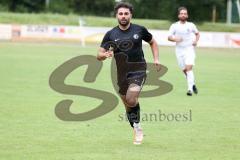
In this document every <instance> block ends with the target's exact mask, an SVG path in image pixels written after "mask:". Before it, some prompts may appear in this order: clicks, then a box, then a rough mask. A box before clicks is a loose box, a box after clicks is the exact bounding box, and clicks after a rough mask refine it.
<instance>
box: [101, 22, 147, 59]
mask: <svg viewBox="0 0 240 160" xmlns="http://www.w3.org/2000/svg"><path fill="white" fill-rule="evenodd" d="M142 40H144V41H146V42H149V41H151V40H152V34H151V33H149V32H148V30H147V29H146V28H145V27H143V26H140V25H136V24H130V27H129V28H128V29H127V30H121V29H120V28H119V27H118V26H116V27H114V28H113V29H112V30H110V31H108V32H107V33H106V34H105V36H104V38H103V40H102V43H101V47H102V48H105V49H106V50H109V47H110V46H111V47H113V49H114V55H115V54H119V53H121V54H125V55H126V56H127V57H128V62H145V59H144V54H143V50H142Z"/></svg>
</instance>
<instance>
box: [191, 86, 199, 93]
mask: <svg viewBox="0 0 240 160" xmlns="http://www.w3.org/2000/svg"><path fill="white" fill-rule="evenodd" d="M192 88H193V93H195V94H198V89H197V87H196V85H193V87H192Z"/></svg>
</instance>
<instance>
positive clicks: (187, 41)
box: [168, 7, 200, 96]
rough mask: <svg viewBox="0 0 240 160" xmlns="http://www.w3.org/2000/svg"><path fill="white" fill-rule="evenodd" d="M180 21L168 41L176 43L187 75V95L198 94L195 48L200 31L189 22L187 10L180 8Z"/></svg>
mask: <svg viewBox="0 0 240 160" xmlns="http://www.w3.org/2000/svg"><path fill="white" fill-rule="evenodd" d="M178 19H179V21H177V22H175V23H173V24H172V25H171V27H170V29H169V36H168V40H169V41H172V42H176V57H177V61H178V64H179V66H180V68H181V69H182V71H183V73H184V74H185V75H186V79H187V84H188V91H187V95H188V96H192V93H193V92H194V93H195V94H197V93H198V90H197V87H196V85H195V80H194V74H193V66H194V65H195V51H194V48H195V46H196V45H197V42H198V40H199V37H200V35H199V31H198V29H197V27H196V26H195V24H193V23H192V22H188V21H187V19H188V12H187V8H185V7H180V8H179V9H178Z"/></svg>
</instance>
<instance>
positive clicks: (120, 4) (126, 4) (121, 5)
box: [114, 2, 133, 15]
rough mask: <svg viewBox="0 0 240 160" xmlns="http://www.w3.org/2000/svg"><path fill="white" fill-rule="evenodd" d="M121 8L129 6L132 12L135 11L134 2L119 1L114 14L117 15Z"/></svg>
mask: <svg viewBox="0 0 240 160" xmlns="http://www.w3.org/2000/svg"><path fill="white" fill-rule="evenodd" d="M119 8H127V9H129V11H130V13H131V14H132V13H133V6H132V4H130V3H128V2H119V3H117V4H116V5H115V7H114V14H115V15H116V14H117V12H118V9H119Z"/></svg>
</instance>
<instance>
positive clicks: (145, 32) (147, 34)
mask: <svg viewBox="0 0 240 160" xmlns="http://www.w3.org/2000/svg"><path fill="white" fill-rule="evenodd" d="M142 39H143V40H144V41H145V42H150V41H151V40H152V34H151V33H150V32H148V30H147V29H146V28H145V27H142Z"/></svg>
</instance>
